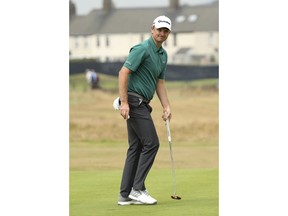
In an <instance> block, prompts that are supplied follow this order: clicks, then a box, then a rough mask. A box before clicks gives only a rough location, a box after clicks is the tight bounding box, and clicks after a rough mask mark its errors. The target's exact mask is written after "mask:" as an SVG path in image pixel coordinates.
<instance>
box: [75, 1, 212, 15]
mask: <svg viewBox="0 0 288 216" xmlns="http://www.w3.org/2000/svg"><path fill="white" fill-rule="evenodd" d="M102 1H103V0H72V2H73V3H75V5H76V8H77V15H85V14H88V13H89V12H90V11H91V10H93V9H97V8H102ZM112 1H113V3H114V5H115V7H118V8H127V7H161V6H168V4H169V0H112ZM213 1H214V0H180V4H189V5H197V4H205V3H210V2H213Z"/></svg>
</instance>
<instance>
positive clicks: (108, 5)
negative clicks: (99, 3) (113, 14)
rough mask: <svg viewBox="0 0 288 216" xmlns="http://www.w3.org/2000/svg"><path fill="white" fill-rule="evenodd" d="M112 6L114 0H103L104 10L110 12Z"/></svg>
mask: <svg viewBox="0 0 288 216" xmlns="http://www.w3.org/2000/svg"><path fill="white" fill-rule="evenodd" d="M111 8H112V0H103V11H105V12H109V11H110V10H111Z"/></svg>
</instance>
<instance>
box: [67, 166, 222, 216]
mask: <svg viewBox="0 0 288 216" xmlns="http://www.w3.org/2000/svg"><path fill="white" fill-rule="evenodd" d="M120 177H121V171H120V170H109V171H107V170H106V171H104V170H100V171H99V170H93V171H73V172H71V174H70V188H71V189H70V216H80V215H81V216H91V215H95V216H96V215H99V216H100V215H107V216H108V215H109V216H110V215H111V216H115V215H117V216H124V215H139V216H144V215H147V214H149V215H159V216H162V215H165V216H166V215H167V216H170V215H171V216H172V215H176V214H177V215H181V216H184V215H187V216H191V215H197V216H202V215H203V216H204V215H205V216H215V215H218V204H219V203H218V170H217V169H200V170H199V169H195V170H187V169H178V170H177V177H178V178H177V186H178V187H177V195H179V196H181V198H182V199H181V200H173V199H171V198H170V196H171V195H173V193H174V188H173V179H172V176H171V170H168V169H161V170H152V171H151V172H150V175H149V178H148V179H147V181H146V182H147V187H149V189H150V190H151V194H152V195H153V196H154V197H155V198H157V200H158V204H157V205H153V206H147V205H144V206H142V205H141V206H140V205H134V206H118V205H117V199H116V198H117V196H118V190H119V184H120V180H121V179H120Z"/></svg>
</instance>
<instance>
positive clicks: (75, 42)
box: [74, 36, 79, 49]
mask: <svg viewBox="0 0 288 216" xmlns="http://www.w3.org/2000/svg"><path fill="white" fill-rule="evenodd" d="M78 46H79V43H78V36H75V37H74V48H75V49H77V48H78Z"/></svg>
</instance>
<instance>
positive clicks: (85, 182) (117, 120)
mask: <svg viewBox="0 0 288 216" xmlns="http://www.w3.org/2000/svg"><path fill="white" fill-rule="evenodd" d="M100 82H101V89H97V90H91V89H89V86H88V85H87V83H86V80H85V76H84V74H79V75H73V76H70V95H69V96H70V213H71V216H72V215H75V216H84V215H87V216H88V215H91V216H92V215H128V214H134V213H135V212H136V211H137V214H138V215H141V214H140V213H139V212H142V213H145V212H146V214H147V213H149V214H150V213H151V214H152V213H153V214H152V215H172V214H178V215H179V214H180V213H181V215H197V216H199V215H203V216H206V215H207V216H208V215H218V162H219V160H218V128H219V124H218V91H217V80H201V81H197V82H196V81H195V82H191V81H185V82H167V90H168V95H169V98H170V103H171V105H172V114H173V118H172V121H171V125H170V127H171V133H172V143H173V153H174V160H175V169H176V175H177V185H178V187H179V195H180V196H182V197H183V200H181V201H179V202H177V201H176V202H174V201H173V200H172V199H171V198H169V197H170V195H172V194H171V193H172V192H173V179H172V176H171V161H170V156H169V145H168V141H167V132H166V128H165V124H164V122H163V120H162V118H161V115H162V107H161V105H160V103H159V100H158V98H157V96H155V98H154V99H153V100H152V102H151V106H152V107H153V112H152V116H153V119H154V123H155V126H156V129H157V131H158V136H159V140H160V149H159V152H158V155H157V157H156V160H155V163H154V166H153V169H152V170H151V173H150V174H149V176H148V179H147V184H148V185H147V186H148V189H149V191H150V192H151V193H152V195H153V196H155V198H157V199H158V201H159V203H158V204H157V205H156V206H149V207H147V206H129V207H128V208H127V207H124V208H121V207H118V206H117V205H116V201H117V196H118V193H119V184H120V179H121V172H122V168H123V164H124V160H125V154H126V149H127V132H126V123H125V121H124V120H123V119H122V117H121V116H120V114H119V112H118V111H114V110H113V107H112V102H113V100H114V99H115V98H116V97H117V96H118V94H117V92H118V85H117V79H116V78H115V77H111V76H105V75H103V74H100ZM180 192H181V194H180ZM138 210H139V211H138ZM143 215H144V214H143Z"/></svg>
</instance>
